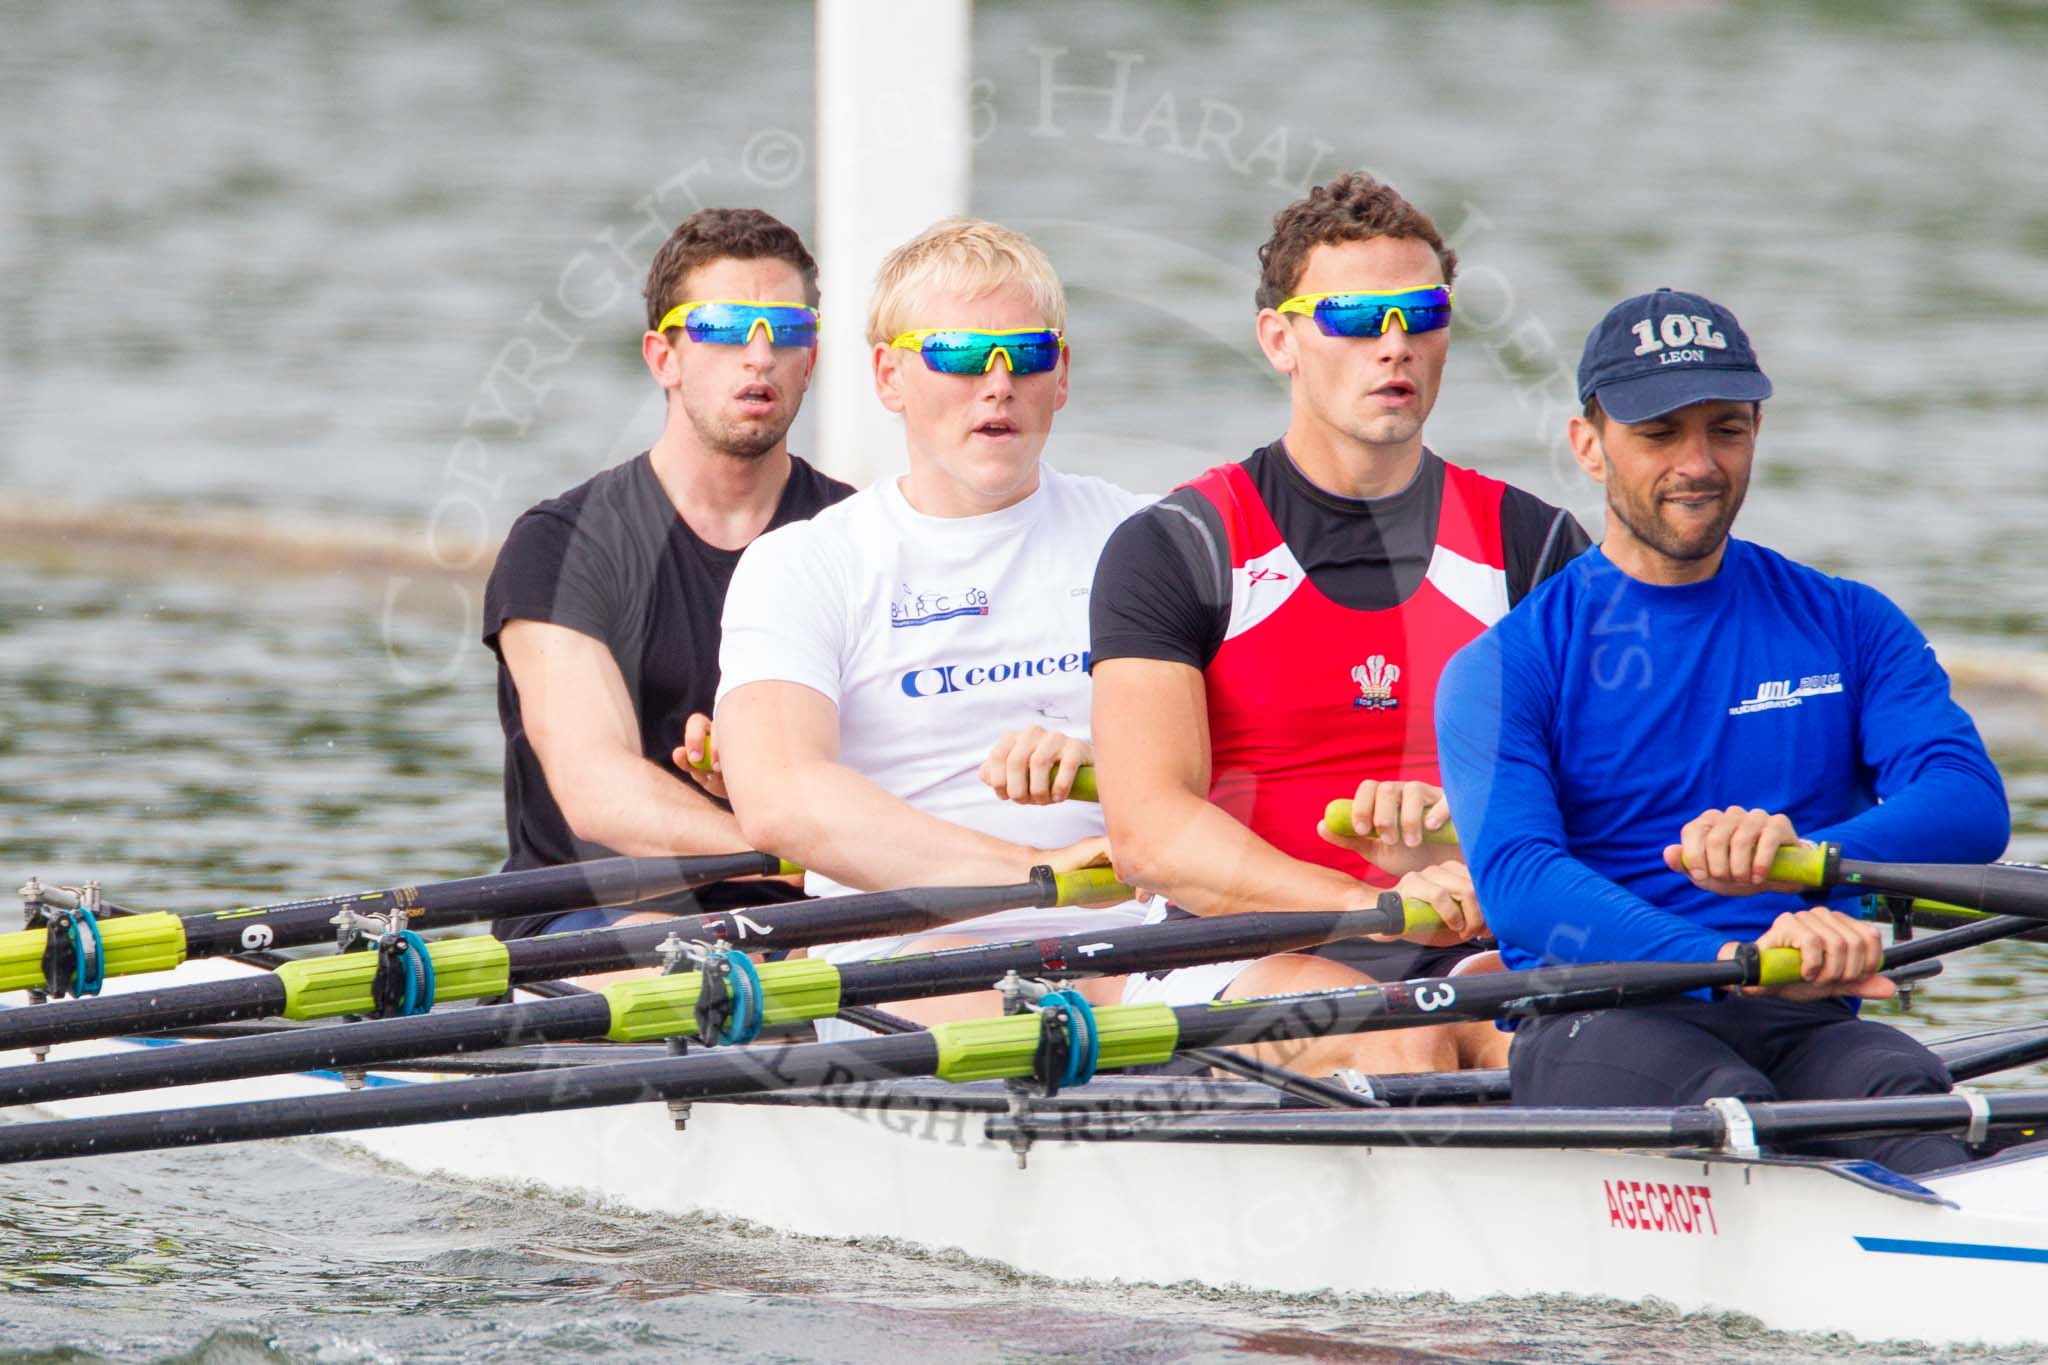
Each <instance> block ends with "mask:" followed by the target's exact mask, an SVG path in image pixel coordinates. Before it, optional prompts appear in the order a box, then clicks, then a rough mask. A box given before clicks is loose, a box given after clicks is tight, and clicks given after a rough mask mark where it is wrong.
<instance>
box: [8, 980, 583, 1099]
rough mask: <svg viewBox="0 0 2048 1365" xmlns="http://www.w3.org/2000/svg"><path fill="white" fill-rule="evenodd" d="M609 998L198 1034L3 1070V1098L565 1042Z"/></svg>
mask: <svg viewBox="0 0 2048 1365" xmlns="http://www.w3.org/2000/svg"><path fill="white" fill-rule="evenodd" d="M610 1025H611V1008H610V1006H609V1005H608V1004H607V1003H606V1001H605V999H604V997H603V996H601V995H571V996H564V997H563V998H561V999H559V1000H533V1001H525V1002H522V1003H520V1004H516V1005H496V1006H489V1007H485V1008H479V1009H462V1010H450V1011H449V1012H448V1013H446V1014H433V1015H419V1016H416V1017H414V1018H411V1019H379V1020H376V1021H374V1022H371V1023H366V1024H361V1025H356V1024H329V1025H325V1026H323V1027H320V1028H311V1029H291V1030H289V1031H287V1032H283V1033H271V1034H264V1035H260V1036H257V1037H253V1038H230V1039H226V1040H224V1041H221V1042H217V1043H193V1044H186V1045H182V1046H179V1047H174V1048H152V1049H149V1050H147V1051H144V1052H139V1053H138V1052H127V1051H123V1052H117V1053H110V1054H108V1055H106V1056H101V1057H80V1058H76V1059H74V1060H70V1061H63V1062H49V1063H45V1064H44V1065H41V1066H20V1067H9V1068H7V1069H6V1070H5V1071H0V1105H14V1104H43V1103H47V1102H49V1101H52V1100H61V1099H74V1098H77V1097H78V1096H81V1095H112V1094H119V1093H121V1092H123V1091H130V1090H146V1089H154V1088H157V1087H161V1086H171V1085H204V1084H206V1083H207V1082H209V1081H232V1080H241V1079H243V1078H245V1077H249V1076H274V1075H278V1074H280V1073H283V1072H291V1071H322V1070H337V1069H357V1068H361V1067H366V1066H376V1065H377V1064H379V1063H381V1062H390V1061H398V1060H401V1059H404V1058H408V1057H417V1056H419V1055H421V1054H422V1053H423V1052H442V1053H457V1052H476V1051H481V1050H483V1049H485V1048H495V1047H508V1046H516V1045H519V1044H525V1043H561V1042H568V1041H572V1040H574V1039H578V1038H594V1037H602V1036H603V1034H604V1031H605V1029H607V1028H608V1027H610Z"/></svg>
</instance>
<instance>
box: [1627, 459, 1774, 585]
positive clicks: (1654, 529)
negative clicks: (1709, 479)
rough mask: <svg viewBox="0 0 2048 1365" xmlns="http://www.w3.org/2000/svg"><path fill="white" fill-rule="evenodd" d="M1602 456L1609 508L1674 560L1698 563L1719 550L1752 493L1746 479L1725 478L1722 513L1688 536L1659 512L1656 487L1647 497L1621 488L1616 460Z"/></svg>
mask: <svg viewBox="0 0 2048 1365" xmlns="http://www.w3.org/2000/svg"><path fill="white" fill-rule="evenodd" d="M1601 458H1602V460H1603V461H1604V462H1605V463H1606V466H1607V510H1608V511H1609V512H1611V513H1613V515H1614V518H1615V520H1617V521H1619V522H1620V523H1621V524H1622V525H1623V526H1625V527H1627V528H1628V533H1629V534H1630V535H1632V536H1634V537H1635V538H1636V540H1638V541H1639V542H1641V543H1642V544H1644V545H1646V546H1648V547H1649V548H1650V549H1652V550H1654V551H1656V552H1657V553H1658V554H1660V555H1662V556H1663V557H1664V558H1666V559H1669V560H1671V561H1673V562H1674V563H1680V564H1691V563H1695V562H1697V561H1699V560H1702V559H1705V558H1707V557H1708V556H1710V555H1712V554H1713V553H1714V552H1715V551H1717V550H1719V549H1720V548H1721V546H1722V545H1723V544H1724V543H1726V541H1727V539H1728V532H1729V530H1730V529H1731V528H1732V527H1733V526H1734V525H1735V514H1736V513H1738V512H1740V511H1741V510H1742V502H1743V499H1744V498H1746V497H1748V495H1749V486H1748V484H1747V483H1746V482H1745V483H1743V484H1741V485H1737V484H1736V483H1735V482H1734V481H1733V480H1726V481H1724V482H1723V484H1722V485H1721V487H1720V489H1719V491H1720V492H1722V494H1723V496H1724V497H1725V499H1726V503H1725V505H1724V506H1723V508H1722V511H1721V515H1719V516H1718V517H1715V518H1714V520H1712V521H1711V522H1709V523H1707V525H1706V526H1705V527H1703V528H1701V529H1700V530H1699V531H1698V532H1696V533H1694V534H1692V535H1689V536H1688V535H1686V534H1684V533H1682V532H1679V531H1675V530H1673V529H1672V528H1671V527H1670V526H1668V525H1666V524H1665V522H1664V520H1663V518H1662V517H1661V516H1659V515H1658V511H1657V508H1658V503H1657V496H1658V495H1657V491H1656V489H1655V488H1652V489H1651V490H1650V493H1649V495H1648V496H1647V497H1643V498H1637V497H1631V496H1630V495H1628V494H1626V493H1624V492H1623V491H1622V488H1621V481H1620V480H1619V479H1617V478H1616V477H1615V473H1614V462H1613V461H1612V460H1609V459H1607V458H1606V456H1605V454H1604V452H1603V454H1602V457H1601ZM1668 491H1669V492H1673V493H1690V492H1707V491H1713V490H1710V489H1709V488H1708V487H1707V486H1705V485H1692V486H1689V487H1683V488H1673V489H1670V490H1668Z"/></svg>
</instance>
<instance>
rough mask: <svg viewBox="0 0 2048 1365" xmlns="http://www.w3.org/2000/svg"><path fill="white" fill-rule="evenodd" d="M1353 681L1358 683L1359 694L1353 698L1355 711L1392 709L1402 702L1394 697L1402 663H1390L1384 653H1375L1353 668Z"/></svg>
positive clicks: (1352, 704) (1399, 679)
mask: <svg viewBox="0 0 2048 1365" xmlns="http://www.w3.org/2000/svg"><path fill="white" fill-rule="evenodd" d="M1351 681H1353V682H1355V683H1357V684H1358V695H1357V696H1355V697H1353V698H1352V699H1351V709H1352V710H1354V711H1356V710H1361V709H1363V710H1367V711H1391V710H1393V709H1394V708H1395V707H1397V706H1399V705H1400V704H1401V703H1400V702H1399V701H1398V700H1396V699H1395V697H1394V684H1395V683H1397V682H1399V681H1401V665H1399V664H1390V663H1388V662H1387V656H1386V655H1384V654H1375V655H1373V656H1372V657H1370V658H1368V659H1367V660H1366V661H1365V662H1364V663H1362V664H1360V665H1358V666H1357V667H1356V668H1354V669H1352V670H1351Z"/></svg>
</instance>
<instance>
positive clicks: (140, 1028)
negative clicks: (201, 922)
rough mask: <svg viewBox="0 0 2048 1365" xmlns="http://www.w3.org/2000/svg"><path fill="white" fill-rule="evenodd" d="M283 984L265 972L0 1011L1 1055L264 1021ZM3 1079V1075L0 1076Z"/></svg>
mask: <svg viewBox="0 0 2048 1365" xmlns="http://www.w3.org/2000/svg"><path fill="white" fill-rule="evenodd" d="M284 1007H285V988H284V983H283V982H282V981H280V980H278V979H277V978H276V977H275V976H272V975H271V974H270V973H269V972H252V973H250V974H249V975H248V976H237V977H233V978H230V979H229V980H226V981H202V982H198V983H196V984H194V985H190V986H166V987H164V988H163V989H161V990H143V991H127V992H124V993H122V994H120V995H98V996H92V997H90V998H88V999H85V1000H62V1001H57V1002H55V1003H53V1004H48V1005H36V1006H32V1007H30V1008H27V1009H11V1010H6V1011H0V1052H11V1051H14V1050H16V1049H18V1048H31V1047H49V1046H52V1045H53V1044H57V1043H71V1042H77V1041H79V1040H81V1039H85V1038H114V1037H119V1036H120V1035H122V1034H126V1033H157V1032H164V1031H168V1030H171V1029H181V1028H193V1027H196V1026H198V1025H200V1024H227V1023H233V1022H234V1021H235V1020H237V1019H265V1018H268V1017H270V1016H271V1015H274V1014H276V1013H278V1012H279V1011H281V1010H282V1009H284ZM0 1074H4V1073H0Z"/></svg>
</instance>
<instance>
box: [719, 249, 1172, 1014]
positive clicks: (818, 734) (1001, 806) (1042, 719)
mask: <svg viewBox="0 0 2048 1365" xmlns="http://www.w3.org/2000/svg"><path fill="white" fill-rule="evenodd" d="M1065 325H1066V300H1065V296H1064V293H1063V291H1062V290H1061V287H1060V283H1059V279H1058V277H1057V276H1056V275H1055V274H1054V273H1053V270H1052V266H1051V263H1050V262H1048V261H1047V260H1046V258H1045V256H1044V255H1043V253H1041V252H1040V251H1039V250H1038V248H1037V247H1035V246H1033V245H1032V244H1031V243H1030V242H1029V241H1027V240H1026V239H1025V238H1023V237H1022V236H1020V235H1018V234H1016V233H1014V232H1011V231H1009V230H1008V229H1005V228H1002V227H999V226H997V225H995V224H993V223H985V222H977V221H973V220H965V219H952V220H948V221H946V222H943V223H940V224H938V225H937V226H935V227H933V228H931V229H930V230H928V231H927V232H925V233H924V234H922V235H921V236H919V237H917V238H915V239H914V240H912V241H910V242H909V243H906V244H905V245H904V246H902V247H899V248H898V249H897V250H896V251H895V252H893V253H891V255H890V256H889V258H888V259H887V260H885V261H884V262H883V264H882V268H881V271H880V273H879V275H878V277H877V281H876V290H875V297H874V300H873V302H872V304H871V305H870V308H869V315H868V340H869V342H870V343H871V344H872V347H873V356H874V369H875V389H876V392H877V394H878V396H879V397H880V398H881V400H882V403H883V405H884V406H886V407H888V408H889V409H890V410H891V411H893V412H898V413H901V414H902V416H903V425H904V436H905V440H906V443H907V445H908V449H909V463H910V472H909V473H908V474H907V475H905V476H904V477H902V478H901V479H887V480H883V481H882V482H880V483H878V484H876V485H874V486H873V487H871V488H868V489H866V490H864V491H863V492H860V493H858V494H855V495H854V496H853V497H851V498H848V499H846V500H845V502H843V503H841V504H840V505H838V506H836V507H834V508H831V509H829V510H828V514H827V515H825V516H822V517H819V518H815V519H813V520H811V521H808V522H804V523H801V524H794V525H790V526H787V527H783V528H779V529H778V530H776V531H774V532H772V533H770V534H768V535H765V536H762V537H761V538H760V539H758V540H756V541H755V542H754V543H753V545H752V546H750V547H749V548H748V551H747V553H746V554H745V555H744V556H742V558H741V560H740V564H739V568H738V569H737V571H736V572H735V573H734V575H733V579H732V586H731V587H730V589H729V590H728V591H727V593H726V599H725V613H724V620H723V623H722V627H721V629H722V644H721V648H720V652H719V685H718V700H717V711H716V732H717V735H718V753H719V766H720V769H721V771H722V773H723V775H724V778H725V782H726V789H727V791H728V793H729V794H730V796H731V798H732V803H733V811H734V814H735V815H737V817H738V818H739V823H740V829H741V831H742V832H743V833H744V834H745V836H746V838H747V840H748V842H749V843H750V844H752V845H753V846H754V847H756V848H772V849H774V850H776V851H777V852H778V853H780V854H782V855H783V856H784V857H787V858H790V859H793V860H794V861H796V862H799V863H801V864H802V865H803V866H804V867H806V868H808V869H810V875H809V878H808V884H809V889H810V890H811V891H813V892H815V893H817V894H820V895H833V894H838V893H842V892H845V891H850V890H875V889H882V888H887V887H897V886H910V885H919V884H936V883H950V884H957V885H977V884H995V883H1009V882H1017V881H1021V880H1023V879H1024V878H1025V876H1026V874H1027V872H1028V869H1029V868H1030V867H1032V866H1033V865H1034V864H1040V863H1045V864H1050V865H1051V866H1052V867H1053V868H1054V869H1056V870H1066V869H1068V868H1073V867H1080V866H1085V865H1087V864H1088V863H1090V862H1092V861H1094V860H1096V859H1098V858H1100V857H1101V856H1103V855H1104V854H1105V852H1106V844H1105V842H1104V840H1103V837H1102V836H1103V823H1102V815H1101V810H1100V808H1099V807H1097V806H1095V805H1092V804H1084V803H1080V802H1072V801H1062V802H1058V803H1056V804H1038V805H1026V804H1017V803H1015V802H1012V801H1005V800H1002V799H999V798H998V797H997V796H996V795H995V794H993V793H992V792H991V791H990V790H989V787H988V786H987V785H984V783H983V781H982V778H981V776H980V770H981V768H982V765H983V760H984V757H986V756H988V755H989V752H990V749H989V746H990V744H991V742H992V741H994V740H995V739H996V738H997V736H1014V735H1016V734H1018V733H1019V732H1030V731H1033V730H1034V729H1036V730H1039V731H1040V732H1041V733H1042V734H1044V736H1045V739H1044V742H1043V743H1042V744H1037V745H1033V744H1030V743H1028V742H1027V743H1025V744H1016V743H1012V742H1009V741H1006V744H1008V747H1009V749H1011V750H1014V752H1016V754H1017V757H1018V762H1019V765H1020V767H1022V768H1029V767H1031V766H1032V764H1033V761H1034V760H1035V765H1036V777H1037V779H1038V780H1039V781H1040V782H1041V783H1042V782H1043V780H1044V777H1043V775H1044V771H1045V767H1046V764H1047V761H1048V760H1049V758H1050V757H1051V756H1052V755H1053V754H1054V753H1055V752H1056V751H1058V750H1059V749H1060V746H1061V745H1063V744H1064V745H1069V746H1070V747H1068V748H1067V749H1066V752H1069V753H1079V752H1082V751H1085V740H1086V735H1087V728H1088V713H1089V683H1088V652H1087V651H1088V588H1089V583H1090V581H1091V579H1092V578H1093V576H1094V571H1095V561H1096V558H1097V556H1098V555H1099V554H1100V553H1101V550H1102V546H1103V543H1104V542H1105V541H1106V540H1107V539H1108V538H1109V533H1110V531H1111V530H1113V529H1114V528H1115V527H1116V525H1117V524H1118V523H1119V522H1120V521H1122V520H1123V518H1124V517H1126V516H1128V515H1129V514H1130V513H1132V512H1134V511H1136V510H1137V509H1138V508H1139V507H1141V506H1143V505H1145V503H1146V502H1148V501H1149V499H1145V498H1141V497H1139V496H1137V495H1135V494H1132V493H1128V492H1125V491H1124V490H1122V489H1120V488H1117V487H1115V486H1113V485H1111V484H1107V483H1104V482H1102V481H1101V480H1099V479H1092V478H1081V477H1076V476H1073V475H1066V474H1060V473H1058V472H1056V471H1054V470H1052V469H1049V468H1047V467H1046V466H1045V465H1043V464H1042V463H1041V461H1040V455H1041V452H1042V451H1043V449H1044V447H1045V440H1046V437H1047V435H1048V434H1049V433H1050V431H1051V429H1052V417H1053V414H1054V413H1055V412H1056V411H1058V410H1059V409H1060V408H1061V407H1062V406H1063V405H1064V404H1065V402H1066V398H1067V365H1068V356H1067V351H1066V343H1065V341H1064V339H1063V337H1062V335H1061V334H1062V332H1063V330H1064V328H1065ZM1001 747H1003V746H999V748H1001ZM1026 749H1032V750H1033V751H1034V752H1033V753H1032V754H1029V755H1027V754H1026V752H1025V751H1026ZM998 766H1000V761H998ZM1068 767H1069V769H1071V767H1072V765H1071V764H1069V765H1068ZM1026 780H1027V781H1028V780H1030V779H1029V778H1027V779H1026ZM1060 785H1062V786H1064V782H1062V783H1061V784H1060ZM1059 794H1060V795H1064V794H1065V793H1064V791H1061V792H1060V793H1059ZM1143 918H1144V912H1143V907H1142V905H1140V904H1139V903H1136V902H1132V903H1127V904H1124V905H1120V906H1114V907H1107V908H1078V909H1043V910H1012V911H1005V912H1002V913H999V914H993V915H986V916H982V917H980V918H978V919H973V920H967V921H964V922H962V923H960V924H957V925H952V926H949V928H948V929H947V930H946V932H945V933H944V935H942V936H925V937H923V938H920V939H918V940H917V942H918V944H919V946H921V947H926V948H930V947H938V946H943V945H945V944H952V943H962V942H992V941H1002V940H1007V939H1016V938H1036V937H1045V936H1049V935H1055V934H1064V933H1073V932H1078V931H1082V930H1085V929H1088V928H1091V927H1093V926H1096V925H1111V924H1115V925H1120V924H1130V923H1136V922H1138V921H1140V920H1142V919H1143ZM907 943H908V940H903V939H895V940H867V941H863V942H860V943H854V944H842V945H838V946H836V947H833V948H827V949H819V950H814V951H815V952H817V953H818V954H819V955H821V956H825V957H828V958H831V959H833V960H835V961H847V960H853V959H856V958H859V957H866V956H874V955H879V954H882V953H885V952H890V951H895V950H897V949H900V948H902V947H904V946H906V944H907ZM1085 989H1086V990H1087V991H1088V993H1089V994H1090V995H1091V996H1093V997H1097V998H1099V1000H1100V1001H1101V1002H1102V1003H1114V1002H1115V1001H1116V1000H1117V998H1118V997H1119V995H1120V993H1121V989H1122V985H1121V981H1120V980H1106V981H1097V982H1090V983H1087V985H1086V987H1085ZM898 1008H899V1009H900V1012H901V1013H903V1014H906V1015H908V1016H910V1017H912V1018H915V1019H917V1020H918V1021H920V1022H923V1023H932V1022H937V1021H939V1020H941V1019H950V1018H962V1017H971V1016H974V1015H981V1014H990V1013H994V1012H995V1003H994V997H993V996H992V995H991V994H989V993H987V992H983V993H979V994H977V995H971V996H957V997H950V998H948V999H944V1000H935V1001H933V1000H928V1001H917V1002H912V1003H910V1004H907V1005H903V1006H900V1007H898Z"/></svg>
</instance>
